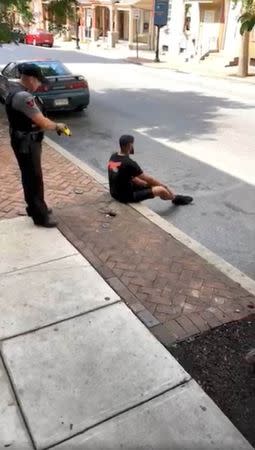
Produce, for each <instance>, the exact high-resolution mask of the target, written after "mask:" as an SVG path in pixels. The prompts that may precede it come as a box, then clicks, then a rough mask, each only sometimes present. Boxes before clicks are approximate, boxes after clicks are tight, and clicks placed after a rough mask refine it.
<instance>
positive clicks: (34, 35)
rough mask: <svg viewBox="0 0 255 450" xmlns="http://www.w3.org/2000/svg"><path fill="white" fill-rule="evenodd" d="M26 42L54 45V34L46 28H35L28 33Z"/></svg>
mask: <svg viewBox="0 0 255 450" xmlns="http://www.w3.org/2000/svg"><path fill="white" fill-rule="evenodd" d="M24 42H25V44H29V45H47V46H48V47H52V46H53V43H54V38H53V34H52V33H49V32H48V31H44V30H35V31H31V32H29V33H27V34H26V36H25V40H24Z"/></svg>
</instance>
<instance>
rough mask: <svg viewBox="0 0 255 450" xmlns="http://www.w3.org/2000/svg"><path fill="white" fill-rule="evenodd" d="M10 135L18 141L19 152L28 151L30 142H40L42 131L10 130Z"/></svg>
mask: <svg viewBox="0 0 255 450" xmlns="http://www.w3.org/2000/svg"><path fill="white" fill-rule="evenodd" d="M11 135H12V136H13V137H14V138H15V140H18V141H19V152H20V153H29V151H30V145H31V143H32V142H41V141H42V139H43V133H42V132H40V131H35V132H26V131H19V130H11Z"/></svg>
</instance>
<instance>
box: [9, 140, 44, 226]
mask: <svg viewBox="0 0 255 450" xmlns="http://www.w3.org/2000/svg"><path fill="white" fill-rule="evenodd" d="M11 144H12V148H13V150H14V153H15V156H16V158H17V161H18V164H19V168H20V170H21V179H22V185H23V191H24V197H25V201H26V203H27V212H28V214H29V215H30V216H31V217H32V218H33V219H34V222H35V223H37V224H40V223H44V222H45V221H46V220H47V217H48V207H47V205H46V203H45V201H44V187H43V175H42V166H41V155H42V143H41V142H33V141H32V142H30V144H29V148H28V151H27V153H22V152H21V151H20V142H19V140H17V139H15V138H12V139H11Z"/></svg>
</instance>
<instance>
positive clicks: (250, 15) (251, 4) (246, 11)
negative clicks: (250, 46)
mask: <svg viewBox="0 0 255 450" xmlns="http://www.w3.org/2000/svg"><path fill="white" fill-rule="evenodd" d="M233 2H234V3H235V4H237V3H238V0H233ZM239 22H240V23H241V26H240V33H241V35H243V34H244V33H245V32H246V31H247V32H248V33H249V32H250V31H252V29H253V28H254V26H255V0H242V14H241V16H240V17H239Z"/></svg>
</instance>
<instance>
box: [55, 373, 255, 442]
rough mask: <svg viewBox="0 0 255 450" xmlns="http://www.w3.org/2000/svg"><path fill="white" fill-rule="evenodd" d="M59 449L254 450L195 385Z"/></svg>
mask: <svg viewBox="0 0 255 450" xmlns="http://www.w3.org/2000/svg"><path fill="white" fill-rule="evenodd" d="M53 448H54V449H56V450H70V449H72V450H102V449H104V450H112V449H114V450H120V449H121V450H131V449H146V450H230V449H231V450H252V447H251V446H250V445H249V444H248V442H247V441H246V440H245V439H244V437H243V436H242V435H241V434H240V433H239V432H238V431H237V430H236V429H235V428H234V427H233V425H232V424H231V422H230V421H229V420H228V419H227V418H226V417H225V416H223V414H222V413H221V411H220V410H219V409H218V407H217V406H216V405H215V403H213V402H212V400H210V398H209V397H207V395H206V394H205V393H204V391H203V390H202V389H201V388H200V387H199V386H198V384H197V383H195V381H193V380H192V381H190V382H189V383H186V384H184V385H182V386H179V387H178V388H176V389H173V390H171V391H169V392H166V393H165V394H163V395H160V396H159V397H156V398H154V399H152V400H150V401H149V402H147V403H145V404H143V405H140V406H138V407H136V408H134V409H132V410H130V411H127V412H125V413H124V414H121V415H119V416H117V417H114V418H113V419H111V420H109V421H107V422H104V423H102V424H100V425H98V426H97V427H95V428H93V429H91V430H89V431H87V432H86V433H83V434H81V435H79V436H76V437H75V438H73V439H71V440H69V441H67V442H65V443H63V444H61V445H58V446H56V447H53Z"/></svg>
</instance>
